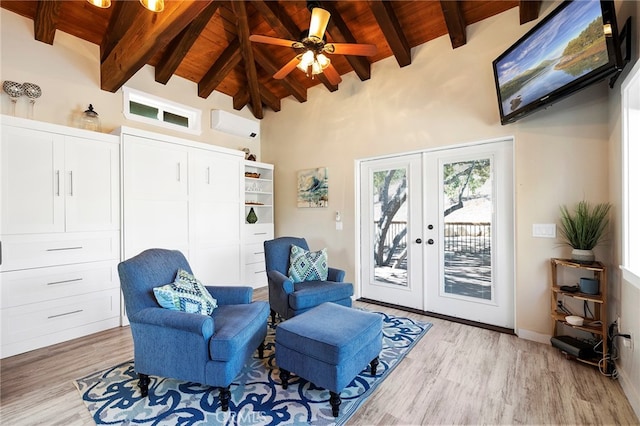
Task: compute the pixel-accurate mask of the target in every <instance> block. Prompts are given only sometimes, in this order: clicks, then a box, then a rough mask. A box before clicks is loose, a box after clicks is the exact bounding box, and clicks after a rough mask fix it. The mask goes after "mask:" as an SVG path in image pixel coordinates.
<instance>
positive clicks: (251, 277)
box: [244, 262, 267, 288]
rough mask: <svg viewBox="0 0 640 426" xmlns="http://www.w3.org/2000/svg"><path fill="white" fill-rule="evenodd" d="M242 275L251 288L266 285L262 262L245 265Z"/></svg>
mask: <svg viewBox="0 0 640 426" xmlns="http://www.w3.org/2000/svg"><path fill="white" fill-rule="evenodd" d="M244 275H245V277H244V279H245V281H246V283H247V284H249V285H251V286H253V288H258V287H263V286H266V285H267V272H266V268H265V265H264V262H260V263H251V264H249V265H246V267H245V271H244Z"/></svg>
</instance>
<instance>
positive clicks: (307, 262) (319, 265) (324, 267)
mask: <svg viewBox="0 0 640 426" xmlns="http://www.w3.org/2000/svg"><path fill="white" fill-rule="evenodd" d="M328 274H329V266H328V262H327V249H326V248H323V249H322V250H320V251H307V250H305V249H303V248H302V247H298V246H296V245H293V244H292V245H291V254H290V255H289V279H290V280H291V281H293V282H294V283H300V282H303V281H326V280H327V276H328Z"/></svg>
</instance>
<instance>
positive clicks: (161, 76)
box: [156, 0, 220, 84]
mask: <svg viewBox="0 0 640 426" xmlns="http://www.w3.org/2000/svg"><path fill="white" fill-rule="evenodd" d="M219 6H220V1H219V0H214V1H213V2H212V3H211V4H210V5H209V6H208V7H207V8H206V9H205V10H203V11H202V13H201V14H200V15H198V17H197V18H196V19H194V20H193V22H191V23H190V24H189V25H187V27H186V28H185V29H184V30H182V32H181V33H180V34H179V35H178V37H176V38H175V39H173V40H172V41H171V43H169V45H168V46H167V49H166V51H165V53H164V56H163V57H162V59H161V60H160V62H159V63H158V65H156V81H157V82H158V83H162V84H167V82H168V81H169V79H170V78H171V76H172V75H173V74H174V73H175V72H176V70H177V69H178V67H179V66H180V63H181V62H182V60H183V59H184V57H185V56H187V53H189V49H191V46H193V43H195V42H196V40H197V39H198V37H200V33H201V32H202V30H204V28H205V27H206V26H207V24H208V23H209V21H210V20H211V18H212V17H213V15H214V14H215V13H216V10H218V7H219Z"/></svg>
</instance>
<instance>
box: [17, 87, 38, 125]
mask: <svg viewBox="0 0 640 426" xmlns="http://www.w3.org/2000/svg"><path fill="white" fill-rule="evenodd" d="M22 87H23V88H24V94H25V95H26V96H27V98H29V111H28V112H27V118H31V119H33V109H34V107H35V104H36V99H38V98H39V97H40V96H42V89H41V88H40V86H38V85H37V84H34V83H22Z"/></svg>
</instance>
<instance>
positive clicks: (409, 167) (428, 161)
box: [360, 141, 514, 328]
mask: <svg viewBox="0 0 640 426" xmlns="http://www.w3.org/2000/svg"><path fill="white" fill-rule="evenodd" d="M512 149H513V148H512V141H503V142H493V143H486V144H478V145H473V146H465V147H460V148H451V149H445V150H438V151H430V152H424V153H420V154H407V155H403V156H399V157H394V158H384V159H376V160H371V161H363V162H361V164H360V182H361V188H360V190H361V191H360V211H361V242H362V244H361V265H362V268H361V284H362V287H361V291H362V296H363V297H365V298H368V299H373V300H379V301H382V302H388V303H392V304H396V305H400V306H406V307H411V308H416V309H420V310H424V311H427V312H434V313H438V314H442V315H447V316H452V317H457V318H462V319H467V320H472V321H476V322H480V323H485V324H491V325H496V326H500V327H505V328H513V326H514V314H513V288H514V275H513V259H514V257H513V236H514V234H513V154H512Z"/></svg>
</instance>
